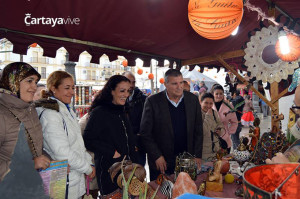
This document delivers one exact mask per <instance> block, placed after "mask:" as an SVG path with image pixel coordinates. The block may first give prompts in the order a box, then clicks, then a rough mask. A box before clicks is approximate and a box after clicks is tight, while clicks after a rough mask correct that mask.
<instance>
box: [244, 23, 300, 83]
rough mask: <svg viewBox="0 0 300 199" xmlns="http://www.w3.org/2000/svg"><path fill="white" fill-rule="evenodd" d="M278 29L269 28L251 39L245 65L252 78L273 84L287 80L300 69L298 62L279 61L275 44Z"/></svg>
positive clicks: (258, 32)
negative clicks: (295, 70) (296, 69)
mask: <svg viewBox="0 0 300 199" xmlns="http://www.w3.org/2000/svg"><path fill="white" fill-rule="evenodd" d="M278 29H279V28H278V27H275V26H269V27H268V28H265V27H264V28H262V30H261V31H257V32H256V33H255V35H254V36H252V37H251V38H250V42H248V43H247V48H246V49H245V53H246V55H245V56H244V59H245V60H246V62H245V65H246V66H247V67H248V69H247V70H248V71H249V72H251V77H250V78H253V77H256V79H257V80H262V81H263V82H269V83H273V82H274V81H276V82H280V81H281V80H282V79H287V78H288V75H291V74H293V73H294V69H295V68H298V67H299V65H298V62H297V61H294V62H285V61H282V60H281V59H279V57H278V56H276V53H275V44H276V41H277V40H278Z"/></svg>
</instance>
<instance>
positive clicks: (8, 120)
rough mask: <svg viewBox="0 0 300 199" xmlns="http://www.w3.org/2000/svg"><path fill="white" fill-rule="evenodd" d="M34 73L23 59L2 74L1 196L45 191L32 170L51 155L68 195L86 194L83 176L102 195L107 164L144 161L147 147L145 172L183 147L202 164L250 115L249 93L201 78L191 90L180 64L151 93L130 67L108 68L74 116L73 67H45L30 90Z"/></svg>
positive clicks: (170, 162) (168, 168) (165, 164)
mask: <svg viewBox="0 0 300 199" xmlns="http://www.w3.org/2000/svg"><path fill="white" fill-rule="evenodd" d="M40 77H41V76H40V74H39V73H38V72H37V71H36V70H35V69H34V68H33V67H32V66H30V65H29V64H27V63H23V62H15V63H11V64H9V65H7V66H6V67H5V68H4V70H3V74H2V77H1V79H0V117H1V119H0V165H1V167H0V195H1V198H18V197H17V195H18V194H20V193H22V195H23V198H39V199H41V198H49V196H47V195H45V194H44V189H43V183H42V179H41V177H40V175H39V173H38V171H37V170H41V169H46V168H48V167H49V164H50V161H52V160H65V159H67V160H68V174H67V185H66V186H67V189H66V190H67V192H66V195H67V197H66V198H69V199H77V198H81V197H82V196H83V195H84V194H85V190H86V184H85V177H87V176H88V177H89V178H90V179H93V178H95V180H94V181H96V187H95V189H96V190H97V189H99V190H100V193H101V195H102V197H104V198H105V196H108V195H109V194H110V193H112V192H114V191H115V190H116V189H117V188H118V186H117V184H116V183H114V180H112V179H111V177H110V175H109V173H108V169H109V168H110V167H111V166H112V165H113V164H114V163H116V162H120V161H122V160H124V159H127V160H131V161H132V162H135V163H139V164H141V165H143V166H144V165H145V162H146V154H147V158H148V164H149V170H150V180H155V179H157V177H158V176H159V174H161V173H162V174H167V175H170V174H173V173H174V169H175V159H176V156H178V155H179V154H181V153H183V152H189V153H190V154H192V155H193V156H194V157H195V160H196V163H197V167H198V169H201V163H202V162H204V161H211V160H213V159H214V157H215V156H216V153H217V152H218V151H219V150H220V149H222V150H224V151H225V152H227V153H230V151H231V150H233V149H235V148H236V147H237V145H238V144H239V134H240V131H241V127H242V125H248V124H249V125H251V120H252V119H253V120H254V118H253V114H252V111H253V107H252V105H251V100H250V98H249V97H245V99H244V98H243V97H242V96H240V92H236V93H234V95H233V96H232V99H231V101H228V100H227V99H226V98H225V97H224V88H223V87H222V86H221V85H219V84H216V85H214V86H213V87H212V89H211V90H210V91H208V90H207V87H206V86H205V84H204V82H202V85H201V87H200V88H199V90H201V89H202V90H201V94H200V95H199V96H197V95H195V94H193V93H192V92H190V87H189V85H187V84H186V82H185V81H184V80H183V77H182V74H181V72H180V71H179V70H176V69H169V70H168V71H167V72H166V73H165V77H164V78H165V83H164V85H165V87H166V89H165V90H164V91H161V92H159V93H157V94H154V95H151V96H149V97H146V96H145V95H144V94H143V93H142V91H141V90H140V89H139V88H138V87H136V85H135V83H136V82H135V81H136V80H135V77H134V74H132V73H130V72H125V73H124V74H123V75H114V76H112V77H111V78H110V79H109V80H108V81H107V83H106V84H105V86H104V88H103V89H102V90H101V92H99V93H98V94H97V95H96V96H95V98H94V101H93V102H92V105H91V108H90V110H89V112H88V113H87V114H86V115H85V116H84V117H83V118H81V120H80V122H79V123H78V120H77V118H76V114H75V113H74V112H73V110H72V107H70V103H71V100H72V98H73V96H74V88H75V82H74V79H73V77H72V75H70V74H69V73H67V72H64V71H55V72H53V73H51V74H50V75H49V77H48V78H47V85H46V88H44V90H42V91H41V93H39V94H38V96H36V95H37V94H35V93H36V91H37V89H38V86H37V85H38V81H39V80H40ZM34 97H35V98H34ZM37 98H41V99H37ZM251 114H252V115H251ZM253 120H252V121H253ZM16 186H18V192H16V190H15V187H16ZM96 194H97V191H96Z"/></svg>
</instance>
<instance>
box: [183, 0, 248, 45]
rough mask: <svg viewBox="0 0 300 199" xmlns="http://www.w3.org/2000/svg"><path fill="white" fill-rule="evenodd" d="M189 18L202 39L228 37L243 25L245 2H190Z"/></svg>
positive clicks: (234, 0)
mask: <svg viewBox="0 0 300 199" xmlns="http://www.w3.org/2000/svg"><path fill="white" fill-rule="evenodd" d="M188 16H189V21H190V24H191V26H192V28H193V29H194V30H195V31H196V32H197V33H198V34H199V35H201V36H202V37H205V38H207V39H212V40H217V39H223V38H226V37H228V36H229V35H230V34H231V33H232V32H233V31H234V30H235V29H236V28H237V27H238V26H239V24H240V23H241V20H242V17H243V0H232V1H228V0H214V1H212V0H190V1H189V6H188Z"/></svg>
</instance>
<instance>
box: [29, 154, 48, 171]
mask: <svg viewBox="0 0 300 199" xmlns="http://www.w3.org/2000/svg"><path fill="white" fill-rule="evenodd" d="M33 160H34V168H35V169H43V170H45V169H47V168H48V167H49V166H50V159H49V158H48V157H46V156H44V155H41V156H39V157H36V158H34V159H33Z"/></svg>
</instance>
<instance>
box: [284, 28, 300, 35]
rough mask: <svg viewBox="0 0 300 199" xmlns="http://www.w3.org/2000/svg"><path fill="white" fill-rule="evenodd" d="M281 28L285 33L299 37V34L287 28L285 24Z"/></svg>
mask: <svg viewBox="0 0 300 199" xmlns="http://www.w3.org/2000/svg"><path fill="white" fill-rule="evenodd" d="M283 30H284V31H285V32H286V33H287V34H292V35H295V36H297V37H299V36H300V35H299V34H297V33H295V31H293V30H290V29H288V28H287V27H286V26H283Z"/></svg>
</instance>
